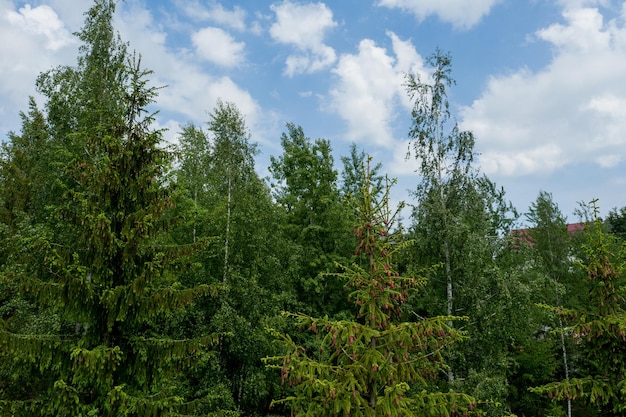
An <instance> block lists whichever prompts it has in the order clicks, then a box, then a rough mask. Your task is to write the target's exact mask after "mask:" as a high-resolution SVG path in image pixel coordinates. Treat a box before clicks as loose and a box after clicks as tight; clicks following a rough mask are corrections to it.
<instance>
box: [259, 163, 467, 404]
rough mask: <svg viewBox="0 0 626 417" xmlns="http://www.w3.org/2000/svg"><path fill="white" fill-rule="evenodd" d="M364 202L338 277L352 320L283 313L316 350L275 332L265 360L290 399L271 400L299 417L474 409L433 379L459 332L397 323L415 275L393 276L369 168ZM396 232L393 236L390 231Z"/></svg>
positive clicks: (439, 324) (384, 211) (384, 196)
mask: <svg viewBox="0 0 626 417" xmlns="http://www.w3.org/2000/svg"><path fill="white" fill-rule="evenodd" d="M365 173H366V176H365V178H364V188H363V189H362V196H363V200H362V201H361V202H360V203H359V206H358V214H359V218H358V222H357V224H355V227H354V231H355V234H356V236H357V238H358V242H359V243H358V246H357V248H356V252H355V261H354V263H352V264H351V265H346V266H344V267H342V270H343V272H341V273H338V274H336V275H337V277H338V278H340V279H342V280H343V281H344V282H345V286H346V289H349V294H350V295H349V299H350V300H352V302H353V303H354V305H355V307H356V309H357V310H358V313H357V316H356V319H353V320H333V319H329V318H328V317H327V316H326V317H323V318H314V317H311V316H308V315H305V314H293V313H287V315H288V316H289V317H292V318H293V319H294V320H295V322H296V325H297V327H298V328H299V329H300V330H301V331H310V332H312V333H314V334H316V335H318V339H317V343H318V346H316V348H309V349H307V348H304V347H301V346H299V345H298V343H297V342H296V341H295V340H294V339H293V338H292V337H291V336H290V335H288V334H282V333H280V332H277V331H273V334H275V335H276V336H277V338H278V339H279V340H281V341H282V342H283V343H284V345H285V349H286V353H285V354H284V355H280V356H276V357H270V358H266V361H267V362H268V363H270V364H272V365H271V366H273V367H274V368H277V369H280V373H281V377H282V379H283V383H286V384H288V385H289V386H292V387H293V394H292V395H290V396H288V397H286V398H284V399H280V400H276V401H274V402H273V404H274V405H277V404H287V405H288V406H289V407H290V408H291V410H292V414H293V415H298V416H332V415H339V414H341V415H353V416H399V415H404V416H418V415H419V416H441V415H443V416H453V415H454V416H456V415H461V414H464V413H467V412H469V411H471V410H472V409H473V408H474V407H475V401H474V400H473V399H472V398H471V397H469V396H467V395H462V394H456V393H453V392H447V393H442V392H437V389H436V385H435V381H436V379H437V376H438V374H439V373H440V372H441V371H442V370H443V369H445V364H444V363H443V360H442V351H443V350H444V349H446V348H447V347H449V345H450V344H452V343H454V342H456V341H459V340H461V339H463V332H461V331H457V330H455V329H453V328H452V327H450V326H448V325H447V324H446V323H447V322H448V321H450V320H452V319H455V318H454V317H449V316H439V317H433V318H428V319H420V320H419V321H416V322H408V321H402V320H401V316H402V308H403V305H404V304H405V302H406V300H407V299H408V296H409V293H410V292H412V291H415V290H417V289H418V288H419V287H420V286H422V285H423V284H424V282H423V280H422V279H421V278H414V277H406V276H402V275H400V274H399V273H398V272H397V271H396V267H395V264H394V257H395V256H396V255H397V251H398V250H400V249H401V248H402V247H403V246H405V245H404V244H401V243H399V242H398V241H397V239H398V238H399V237H400V236H399V234H397V233H394V229H393V224H394V219H395V216H396V214H397V212H394V211H393V210H390V208H389V205H388V201H389V187H387V188H386V189H385V190H383V192H382V193H380V199H376V198H375V197H374V190H373V188H372V183H371V179H372V176H371V171H370V170H369V163H368V168H367V169H366V171H365ZM396 232H398V231H397V230H396Z"/></svg>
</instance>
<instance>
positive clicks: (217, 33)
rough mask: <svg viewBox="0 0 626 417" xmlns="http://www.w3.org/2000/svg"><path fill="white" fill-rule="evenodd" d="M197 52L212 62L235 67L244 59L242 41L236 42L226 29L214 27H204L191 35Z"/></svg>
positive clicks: (243, 44)
mask: <svg viewBox="0 0 626 417" xmlns="http://www.w3.org/2000/svg"><path fill="white" fill-rule="evenodd" d="M191 40H192V42H193V44H194V46H195V47H196V50H197V52H198V54H199V55H200V56H201V57H202V58H204V59H206V60H208V61H210V62H213V63H214V64H217V65H220V66H223V67H236V66H238V65H240V64H241V63H242V62H243V61H244V60H245V55H244V49H245V46H246V44H245V43H244V42H237V41H235V39H234V38H233V37H232V36H231V35H230V34H229V33H228V32H226V31H224V30H222V29H220V28H216V27H206V28H204V29H201V30H199V31H198V32H196V33H194V34H193V35H191Z"/></svg>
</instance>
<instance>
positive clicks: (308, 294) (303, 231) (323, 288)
mask: <svg viewBox="0 0 626 417" xmlns="http://www.w3.org/2000/svg"><path fill="white" fill-rule="evenodd" d="M287 130H288V132H287V133H283V134H282V136H281V145H282V148H283V154H282V155H281V156H280V157H278V158H275V157H272V158H271V164H270V167H269V170H270V172H271V173H272V176H273V179H274V180H276V183H274V184H273V188H274V198H275V199H276V201H277V203H278V204H279V205H280V206H281V207H282V209H283V210H284V216H285V217H284V219H283V222H282V223H283V224H282V225H281V228H282V231H283V233H284V236H285V237H286V238H287V239H289V240H290V241H291V242H290V247H291V249H290V251H291V253H292V256H293V259H292V260H290V262H292V263H295V265H297V267H296V269H295V270H294V271H292V272H291V274H292V275H293V276H294V279H295V280H296V281H295V282H296V285H298V286H300V287H299V288H297V291H298V294H300V296H301V299H300V300H301V301H302V303H303V304H304V306H305V308H308V309H309V311H312V312H315V313H316V314H317V313H320V314H321V313H322V312H326V313H329V314H337V313H339V312H341V311H342V310H344V309H345V301H344V300H343V298H342V297H341V287H339V286H337V283H336V282H334V281H332V280H329V279H327V277H325V276H323V275H320V273H322V272H325V271H329V270H333V268H334V266H335V263H336V262H337V261H343V260H344V259H346V258H347V257H348V256H349V254H350V253H351V251H352V248H351V242H352V241H353V240H352V239H351V236H350V218H351V217H350V216H351V214H350V213H349V212H348V207H347V206H346V205H345V204H344V202H343V201H342V198H341V195H340V192H339V188H338V186H337V171H336V170H335V168H334V160H333V157H332V153H331V146H330V142H329V141H328V140H324V139H317V140H315V141H314V142H312V141H311V140H310V139H309V138H308V137H306V136H305V134H304V131H303V129H302V127H300V126H296V125H294V124H291V123H288V124H287Z"/></svg>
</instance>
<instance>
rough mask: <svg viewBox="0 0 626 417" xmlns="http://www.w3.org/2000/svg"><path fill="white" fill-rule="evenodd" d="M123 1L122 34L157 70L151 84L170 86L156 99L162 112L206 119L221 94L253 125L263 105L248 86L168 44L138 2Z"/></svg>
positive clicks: (193, 119)
mask: <svg viewBox="0 0 626 417" xmlns="http://www.w3.org/2000/svg"><path fill="white" fill-rule="evenodd" d="M120 5H122V7H121V8H120V9H119V13H118V19H117V20H116V26H117V29H118V30H119V31H120V34H121V36H122V38H123V39H125V40H128V41H129V42H130V44H131V47H132V48H136V49H137V50H138V51H141V54H142V59H143V62H144V65H145V66H146V67H147V68H151V69H155V70H156V72H155V74H154V75H153V77H152V84H153V85H166V86H167V87H166V88H164V89H162V90H160V91H159V97H158V99H157V104H158V107H159V109H160V110H161V112H162V113H167V115H168V117H174V115H176V117H177V118H178V119H180V120H181V121H182V122H183V123H185V122H187V121H190V122H193V123H203V122H205V121H206V120H207V112H209V111H211V110H212V109H213V107H214V106H215V103H216V101H217V99H218V98H221V99H223V100H225V101H231V102H234V103H235V104H236V105H237V106H238V107H239V110H240V111H241V112H242V113H243V114H244V115H245V116H246V118H247V120H248V122H249V123H250V125H251V127H253V124H254V123H255V122H256V121H257V120H259V119H260V118H259V112H260V108H259V106H258V104H257V103H256V101H255V100H254V99H253V98H252V96H251V95H250V94H249V93H248V92H247V91H246V90H244V89H243V88H241V87H240V86H238V85H237V84H236V83H235V82H233V81H232V80H231V79H230V78H228V77H225V76H218V75H214V74H211V73H210V72H208V71H205V70H204V69H203V68H202V66H201V63H200V62H196V61H194V59H193V57H192V56H190V55H189V54H186V53H185V50H173V49H171V48H169V47H167V46H166V43H165V41H166V34H165V32H163V29H162V28H161V27H160V26H159V25H158V24H157V23H156V22H155V21H154V19H153V17H152V15H151V14H150V13H149V12H148V11H147V10H146V9H144V8H143V7H142V6H140V4H139V3H137V2H132V4H128V3H121V4H120ZM202 41H206V39H202ZM216 59H217V58H216ZM225 63H228V62H225Z"/></svg>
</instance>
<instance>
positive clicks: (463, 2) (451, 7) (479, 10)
mask: <svg viewBox="0 0 626 417" xmlns="http://www.w3.org/2000/svg"><path fill="white" fill-rule="evenodd" d="M498 2H499V0H380V1H379V2H378V5H379V6H384V7H389V8H399V9H402V10H404V11H406V12H409V13H412V14H414V15H415V17H417V19H418V20H419V21H422V20H424V19H426V18H427V17H428V16H431V15H436V16H437V17H438V18H439V19H441V20H442V21H444V22H448V23H451V24H452V25H454V27H456V28H458V29H469V28H471V27H472V26H474V25H476V24H477V23H478V22H479V21H480V19H481V18H482V17H483V16H485V15H487V14H488V13H489V11H490V10H491V8H492V7H493V6H494V5H495V4H497V3H498Z"/></svg>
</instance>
